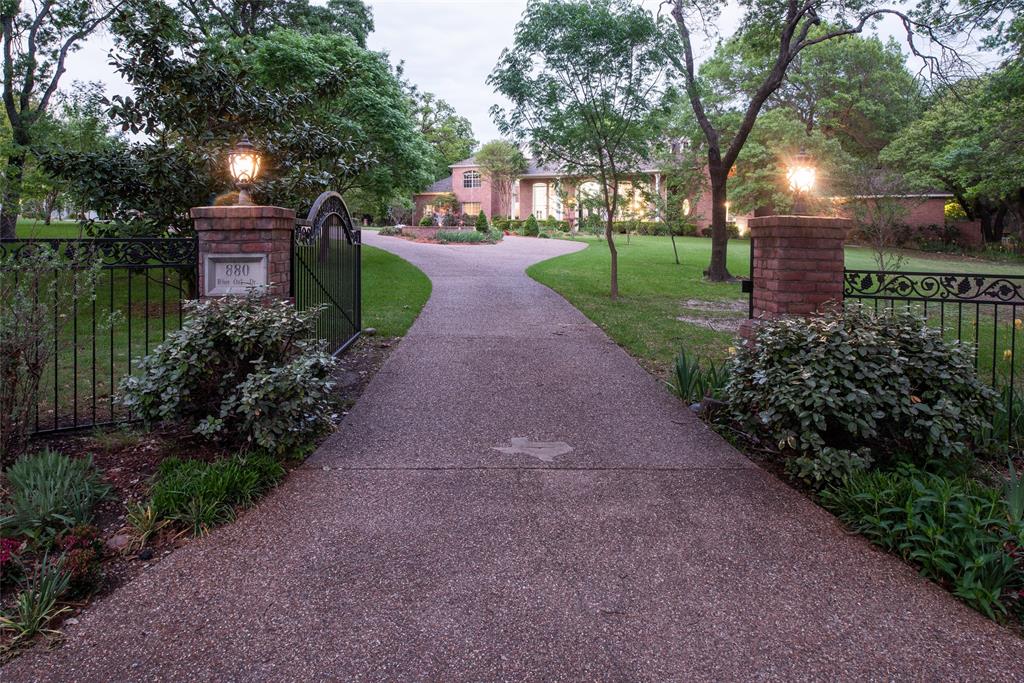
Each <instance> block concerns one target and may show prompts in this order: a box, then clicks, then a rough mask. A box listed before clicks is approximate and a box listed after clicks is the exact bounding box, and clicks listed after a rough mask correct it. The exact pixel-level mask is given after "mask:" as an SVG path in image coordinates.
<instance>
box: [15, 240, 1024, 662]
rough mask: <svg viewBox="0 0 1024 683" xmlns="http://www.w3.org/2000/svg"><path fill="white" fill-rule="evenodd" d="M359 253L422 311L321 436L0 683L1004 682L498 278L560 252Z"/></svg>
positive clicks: (951, 603)
mask: <svg viewBox="0 0 1024 683" xmlns="http://www.w3.org/2000/svg"><path fill="white" fill-rule="evenodd" d="M365 238H366V241H367V242H368V243H370V244H374V245H378V246H382V247H384V248H385V249H388V250H390V251H393V252H395V253H398V254H400V255H402V256H403V257H405V258H407V259H408V260H410V261H412V262H413V263H415V264H416V265H418V266H419V267H420V268H422V269H423V270H424V271H425V272H426V273H427V274H428V275H429V276H430V278H431V279H432V280H433V283H434V290H433V295H432V297H431V299H430V301H429V302H428V304H427V306H426V308H425V309H424V311H423V314H422V315H421V317H420V318H419V320H418V321H417V322H416V324H415V326H414V327H413V328H412V330H411V331H410V333H409V335H408V337H407V338H406V339H405V340H404V341H403V342H402V343H401V345H400V346H399V347H398V348H397V349H396V350H395V352H394V353H393V355H392V356H391V357H390V359H389V360H388V361H387V363H386V364H385V365H384V367H383V368H382V369H381V371H380V372H379V374H378V375H377V376H376V378H375V379H374V380H373V382H372V383H371V384H370V385H369V387H368V388H367V390H366V392H365V393H364V395H363V397H362V399H361V400H360V402H359V404H358V405H357V406H356V407H355V409H354V410H353V412H352V413H351V415H350V417H349V418H348V420H347V422H346V423H345V425H344V427H343V428H342V430H341V431H340V432H339V433H338V434H336V435H335V436H334V437H332V438H331V439H330V440H328V441H327V442H326V443H325V444H324V446H323V447H322V448H321V449H320V450H319V451H318V453H317V454H316V455H315V456H314V457H313V458H312V459H311V460H310V461H309V462H308V463H307V464H306V465H305V466H304V467H303V468H302V469H300V470H298V471H297V472H295V473H294V474H293V475H292V476H291V477H290V478H289V479H288V481H287V482H286V483H285V484H284V485H283V486H282V487H281V488H280V489H278V490H277V491H276V492H275V493H273V494H272V495H271V496H269V498H268V499H267V500H266V501H265V502H264V503H262V504H261V505H260V506H259V507H258V508H256V509H254V510H252V511H250V512H248V513H247V514H245V515H244V516H243V517H242V518H241V519H240V520H239V521H238V522H237V523H236V524H233V525H231V526H229V527H227V528H224V529H221V530H218V531H217V532H215V533H214V534H213V535H212V536H210V537H209V538H207V539H205V540H202V541H199V542H196V543H193V544H190V545H189V546H188V547H186V548H184V549H181V550H179V551H177V552H175V553H174V554H173V555H171V556H170V557H169V558H168V559H166V560H164V561H163V562H161V563H160V564H158V565H156V566H155V567H154V568H153V569H151V570H149V571H148V572H146V573H145V574H144V575H143V576H141V577H140V578H138V579H136V580H135V581H133V582H132V583H130V584H129V585H127V586H125V587H124V588H122V589H121V590H120V591H118V592H117V593H116V594H114V595H112V596H111V597H109V598H107V599H106V600H104V601H103V602H102V603H100V604H98V605H96V606H95V607H94V608H92V609H91V610H89V611H88V612H87V613H86V614H85V615H84V617H83V618H82V619H81V622H80V623H79V624H77V625H76V626H73V627H70V628H69V629H68V630H67V642H66V643H65V644H64V645H63V647H61V648H60V649H58V650H56V651H52V652H43V651H33V652H30V653H28V654H26V655H24V656H23V657H21V658H20V659H18V660H16V661H15V662H14V663H12V664H10V665H9V666H8V667H7V668H6V669H4V670H3V671H0V678H2V679H3V680H4V681H21V680H40V681H42V680H46V681H53V680H95V681H126V680H198V681H211V680H236V681H257V680H282V681H293V680H371V681H372V680H395V681H420V680H432V681H492V680H502V681H521V680H538V681H578V680H637V681H691V680H750V679H776V678H780V679H802V680H836V679H872V680H893V679H900V680H904V679H910V680H940V679H942V680H945V679H956V680H985V681H992V680H1014V679H1015V680H1021V678H1022V677H1024V640H1021V639H1019V638H1018V637H1016V636H1015V635H1013V634H1012V633H1010V632H1009V631H1007V630H1004V629H1002V628H1001V627H999V626H997V625H995V624H993V623H991V622H989V621H987V620H986V619H984V618H982V617H981V616H979V615H977V614H976V613H974V612H973V611H971V610H970V609H968V608H966V607H964V606H963V605H961V604H960V603H958V602H957V601H956V600H955V599H953V598H951V597H950V596H949V595H948V594H946V593H945V592H944V591H942V590H941V589H939V588H937V587H935V586H933V585H932V584H930V583H929V582H927V581H925V580H923V579H921V578H919V577H918V576H917V575H916V574H915V573H914V572H913V571H912V570H911V569H909V568H908V567H906V566H904V565H902V564H901V563H900V562H898V561H896V560H894V559H892V558H890V557H888V556H886V555H884V554H882V553H880V552H877V551H875V550H873V549H872V548H871V547H870V546H869V545H868V544H867V543H866V542H864V541H863V540H862V539H860V538H857V537H855V536H851V535H848V534H846V533H845V532H844V531H843V529H842V528H841V527H840V526H839V525H838V524H837V523H836V522H835V521H834V520H833V519H832V518H831V517H830V516H829V515H828V514H827V513H825V512H823V511H821V510H819V509H818V508H816V507H815V506H814V505H812V504H811V503H809V502H807V501H806V500H805V499H804V498H802V497H801V496H800V495H798V494H796V493H794V492H792V491H791V490H789V489H788V488H787V487H786V486H784V485H783V484H781V483H779V482H778V481H776V480H775V479H774V478H773V477H772V476H770V475H768V474H766V473H764V472H762V471H761V470H760V469H758V468H757V467H755V466H754V465H752V464H751V463H750V462H749V461H747V460H746V459H745V458H744V457H742V456H741V455H740V454H738V453H737V452H735V451H734V450H733V449H732V448H731V447H729V446H728V445H727V444H725V443H724V442H723V441H722V440H721V439H719V438H718V437H717V436H715V435H714V434H713V433H711V432H709V431H708V430H707V429H706V428H705V427H704V426H703V425H702V424H701V423H700V422H698V421H697V420H696V419H695V418H694V417H693V416H692V415H690V414H689V413H688V411H687V410H686V409H685V408H684V406H682V405H681V404H680V403H679V402H678V401H676V400H675V399H673V398H672V397H670V396H669V394H668V393H667V392H665V391H664V390H663V389H662V388H661V387H659V386H658V385H657V383H656V381H655V380H654V379H652V378H651V377H650V376H649V375H647V374H646V373H645V372H644V371H643V370H642V369H640V368H639V367H638V366H637V365H636V363H634V362H633V361H632V360H631V359H630V358H629V357H628V356H627V355H626V354H625V353H624V352H623V351H621V350H620V349H619V348H618V347H616V346H615V345H614V344H613V343H612V342H611V341H609V339H608V338H607V337H605V335H604V334H603V333H601V332H600V330H598V329H597V328H596V327H595V326H594V325H592V324H591V323H590V322H588V321H587V320H586V319H585V318H584V317H583V316H582V315H581V314H580V313H578V312H577V311H576V310H575V309H573V308H572V307H571V306H569V305H568V304H567V303H566V302H565V301H564V300H562V299H561V298H560V297H559V296H557V295H556V294H554V293H553V292H551V291H550V290H548V289H547V288H545V287H543V286H541V285H539V284H537V283H535V282H533V281H532V280H530V279H529V278H528V277H526V275H525V274H524V273H523V269H524V268H525V267H526V266H527V265H528V264H530V263H533V262H535V261H538V260H542V259H544V258H549V257H551V256H554V255H557V254H560V253H565V252H568V251H571V250H573V249H574V248H576V245H573V244H570V243H567V242H559V241H548V240H529V239H508V240H506V241H505V242H503V243H502V244H501V245H498V246H494V247H489V246H436V245H425V244H416V243H410V242H406V241H401V240H398V239H395V238H383V237H378V236H377V235H375V234H372V233H369V234H366V235H365ZM499 448H500V449H502V450H497V449H499Z"/></svg>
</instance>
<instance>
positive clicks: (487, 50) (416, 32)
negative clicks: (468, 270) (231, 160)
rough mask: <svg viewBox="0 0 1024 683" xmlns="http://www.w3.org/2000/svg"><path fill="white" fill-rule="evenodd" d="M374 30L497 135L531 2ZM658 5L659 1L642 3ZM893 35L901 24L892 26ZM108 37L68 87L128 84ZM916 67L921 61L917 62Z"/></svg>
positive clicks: (506, 0) (430, 1) (114, 90)
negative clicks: (506, 77) (510, 59)
mask: <svg viewBox="0 0 1024 683" xmlns="http://www.w3.org/2000/svg"><path fill="white" fill-rule="evenodd" d="M368 4H369V5H370V6H371V8H372V9H373V17H374V24H375V27H376V28H375V30H374V32H373V33H372V34H371V35H370V38H369V46H370V47H371V48H372V49H374V50H382V51H385V52H388V53H389V54H390V55H391V59H392V61H393V62H396V63H397V62H398V61H404V62H405V68H406V73H407V75H408V77H409V79H410V80H411V81H412V82H413V83H416V84H417V85H419V87H420V88H421V89H422V90H426V91H429V92H433V93H435V94H436V95H438V96H439V97H441V98H443V99H445V100H447V101H448V102H449V103H451V104H452V105H453V106H454V107H455V109H456V110H457V111H458V112H459V113H460V114H462V115H463V116H465V117H467V118H468V119H469V120H470V121H471V122H472V124H473V132H474V134H475V135H476V138H477V139H478V140H479V141H481V142H486V141H488V140H491V139H493V138H495V137H497V136H498V132H497V129H496V128H495V127H494V123H493V122H492V121H491V117H490V114H489V113H488V110H489V109H490V107H491V105H493V104H494V103H495V102H497V101H498V99H497V97H496V96H495V95H494V93H493V92H492V90H491V89H490V88H489V87H488V86H487V85H486V84H485V81H486V79H487V75H488V74H489V73H490V72H491V69H492V68H493V67H494V65H495V63H496V62H497V61H498V56H499V55H500V54H501V50H502V49H503V48H504V47H506V46H507V45H509V44H511V42H512V32H513V30H514V28H515V25H516V22H517V21H518V20H519V17H520V15H521V14H522V12H523V9H524V8H525V7H526V0H370V2H369V3H368ZM644 4H645V5H646V6H648V7H649V8H651V9H652V10H653V9H656V8H657V5H658V3H657V0H644ZM730 10H731V11H728V10H727V12H726V13H725V15H724V17H723V20H722V21H721V22H720V26H719V28H720V30H721V31H722V32H723V33H724V34H725V35H729V34H730V33H731V32H732V30H733V29H734V27H735V23H736V19H735V18H736V17H737V15H738V12H737V11H736V9H735V5H733V6H732V7H730ZM887 28H890V29H891V30H885V31H884V33H885V34H887V35H892V34H893V33H894V32H895V29H896V28H897V27H895V26H891V27H887ZM110 47H111V40H110V38H109V36H102V35H101V36H95V37H93V38H92V39H90V41H89V42H88V43H87V44H86V45H85V47H84V49H83V50H81V51H80V52H78V53H77V54H75V55H74V56H73V57H72V58H71V59H70V60H69V64H68V73H67V75H66V76H65V80H64V81H63V85H64V87H68V86H70V84H71V82H72V81H74V80H82V81H102V82H103V83H105V84H106V87H107V92H108V94H127V93H128V92H129V89H128V87H127V85H126V84H125V83H124V82H123V81H121V79H120V78H119V77H118V75H117V74H116V73H114V71H113V69H112V68H111V67H110V66H109V65H108V64H107V61H108V58H107V52H108V51H109V50H110ZM914 68H916V66H915V67H914Z"/></svg>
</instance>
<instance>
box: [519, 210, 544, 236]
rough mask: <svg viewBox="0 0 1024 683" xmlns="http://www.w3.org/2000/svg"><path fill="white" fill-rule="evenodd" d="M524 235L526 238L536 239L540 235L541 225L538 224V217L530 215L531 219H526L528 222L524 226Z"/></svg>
mask: <svg viewBox="0 0 1024 683" xmlns="http://www.w3.org/2000/svg"><path fill="white" fill-rule="evenodd" d="M523 234H524V235H525V236H526V237H536V236H537V235H539V234H540V224H539V223H537V217H536V216H534V215H533V214H532V213H531V214H530V217H529V218H527V219H526V222H525V223H524V224H523Z"/></svg>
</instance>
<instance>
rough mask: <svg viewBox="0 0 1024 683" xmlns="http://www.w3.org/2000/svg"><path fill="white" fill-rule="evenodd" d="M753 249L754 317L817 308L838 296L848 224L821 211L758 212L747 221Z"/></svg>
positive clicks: (749, 328) (747, 331) (749, 327)
mask: <svg viewBox="0 0 1024 683" xmlns="http://www.w3.org/2000/svg"><path fill="white" fill-rule="evenodd" d="M747 225H748V227H749V228H750V238H751V240H752V246H751V248H752V249H753V250H754V254H753V264H754V272H753V273H752V274H751V275H752V276H753V281H754V293H753V297H754V320H753V321H750V323H748V324H746V325H744V326H743V327H742V328H741V330H740V332H741V335H742V336H743V337H745V338H748V339H749V338H751V336H752V334H753V329H754V326H755V325H756V321H757V320H763V319H766V318H779V317H784V316H799V315H810V314H812V313H818V312H820V311H821V310H822V309H824V308H825V306H826V305H827V304H828V303H830V302H841V301H842V300H843V272H844V269H845V261H844V259H845V255H844V253H843V243H844V242H845V240H846V234H847V232H848V231H849V230H850V227H851V225H852V223H851V221H850V220H848V219H845V218H828V217H825V216H762V217H760V218H751V219H750V220H749V221H748V222H747Z"/></svg>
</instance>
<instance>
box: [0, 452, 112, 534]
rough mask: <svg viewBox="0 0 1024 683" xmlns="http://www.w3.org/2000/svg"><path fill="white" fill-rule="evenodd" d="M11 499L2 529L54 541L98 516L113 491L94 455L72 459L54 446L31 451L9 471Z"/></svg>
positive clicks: (8, 500)
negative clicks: (95, 512)
mask: <svg viewBox="0 0 1024 683" xmlns="http://www.w3.org/2000/svg"><path fill="white" fill-rule="evenodd" d="M5 474H6V479H7V488H8V494H9V495H8V497H7V501H6V502H5V503H4V504H3V506H2V508H0V509H2V510H3V515H4V516H3V517H2V518H0V532H2V535H4V536H14V537H19V536H24V537H26V538H28V539H30V540H31V541H32V542H33V543H34V544H36V545H40V546H47V545H49V544H50V543H51V542H52V541H53V539H54V538H55V537H56V536H57V535H58V534H59V533H61V532H62V531H64V530H65V529H68V528H71V527H74V526H77V525H79V524H88V523H89V522H90V521H91V520H92V510H93V508H94V507H95V505H96V503H98V502H99V501H100V500H102V499H103V498H105V497H106V496H107V495H108V494H109V493H110V487H109V486H108V485H106V484H104V483H103V480H102V478H101V476H100V473H99V472H98V471H97V470H96V469H95V468H94V467H93V465H92V457H91V456H86V457H84V458H69V457H67V456H65V455H62V454H60V453H57V452H55V451H51V450H44V451H41V452H39V453H36V454H33V455H26V456H23V457H22V458H20V459H19V460H18V461H17V462H15V463H14V464H13V465H12V466H11V467H10V468H9V469H8V470H7V472H6V473H5Z"/></svg>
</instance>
